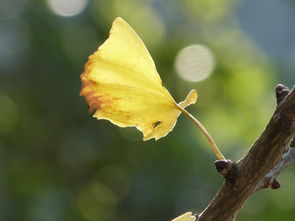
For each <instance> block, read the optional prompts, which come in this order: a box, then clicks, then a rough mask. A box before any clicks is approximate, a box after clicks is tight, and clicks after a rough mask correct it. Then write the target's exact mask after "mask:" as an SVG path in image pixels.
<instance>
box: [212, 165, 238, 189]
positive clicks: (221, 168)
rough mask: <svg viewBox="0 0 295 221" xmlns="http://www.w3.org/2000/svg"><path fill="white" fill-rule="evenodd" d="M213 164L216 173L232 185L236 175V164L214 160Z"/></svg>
mask: <svg viewBox="0 0 295 221" xmlns="http://www.w3.org/2000/svg"><path fill="white" fill-rule="evenodd" d="M214 164H215V167H216V170H217V172H218V173H220V174H221V175H222V176H223V177H224V178H225V179H227V180H228V181H229V182H231V183H234V180H235V178H236V176H237V173H238V167H237V165H236V163H234V162H232V161H231V160H216V161H215V162H214Z"/></svg>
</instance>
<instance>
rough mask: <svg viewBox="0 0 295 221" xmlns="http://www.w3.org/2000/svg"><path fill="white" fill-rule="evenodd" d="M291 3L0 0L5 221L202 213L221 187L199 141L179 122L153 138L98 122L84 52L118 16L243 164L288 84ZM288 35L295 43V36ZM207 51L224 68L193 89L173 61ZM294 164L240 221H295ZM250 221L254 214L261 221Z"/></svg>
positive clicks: (106, 220) (143, 218) (0, 182)
mask: <svg viewBox="0 0 295 221" xmlns="http://www.w3.org/2000/svg"><path fill="white" fill-rule="evenodd" d="M294 7H295V5H294V3H293V2H292V1H273V0H271V1H266V0H264V1H259V2H256V1H254V0H249V1H245V0H244V1H242V0H240V1H224V0H222V1H221V0H200V1H194V0H183V1H177V0H169V1H168V0H149V1H148V0H146V1H144V0H99V1H98V0H97V1H91V0H88V1H87V0H44V1H38V0H9V1H8V0H0V162H1V165H2V166H1V168H0V174H1V176H0V196H1V197H0V211H1V212H0V220H24V221H37V220H38V221H39V220H42V221H49V220H50V221H65V220H70V221H81V220H83V221H84V220H85V221H114V220H120V221H133V220H140V221H150V220H159V221H162V220H163V221H164V220H170V219H172V218H174V217H176V216H177V215H179V214H182V213H184V212H185V211H194V212H196V213H197V212H198V211H200V210H202V209H203V208H204V207H205V206H206V205H207V204H208V202H209V201H210V199H211V198H212V197H213V195H214V193H215V192H216V191H217V189H218V187H219V186H220V184H221V183H222V182H223V180H222V178H221V177H219V176H218V175H217V174H216V172H215V170H214V166H213V161H214V160H215V159H214V156H213V155H212V153H211V152H210V149H209V148H208V144H207V143H206V140H205V139H204V138H203V136H202V134H201V133H200V132H199V131H198V130H196V129H195V127H194V126H193V125H192V124H191V122H189V121H187V120H185V121H184V120H182V119H183V118H181V117H180V120H179V123H178V124H177V125H176V127H175V128H174V133H171V134H169V135H168V136H167V137H165V138H163V139H161V140H159V141H157V142H155V141H147V142H143V141H141V140H140V138H141V135H140V134H139V133H138V132H137V131H136V130H135V129H134V128H133V129H132V128H128V129H127V128H126V129H120V128H117V127H115V126H113V125H112V124H110V123H109V122H107V121H96V120H95V119H93V118H92V117H91V116H90V115H89V114H88V108H87V105H86V104H85V101H84V100H83V98H82V97H79V91H80V85H81V83H80V79H79V76H80V74H81V72H82V71H83V65H84V63H85V62H86V60H87V56H88V55H89V54H92V53H93V52H94V51H95V50H96V49H97V47H98V46H99V45H100V44H101V43H102V42H103V41H104V40H105V39H106V38H107V32H108V30H109V28H110V25H111V21H112V20H113V19H114V18H115V17H117V16H121V17H123V18H124V19H126V20H127V21H128V23H130V24H131V25H132V26H133V27H134V28H135V30H137V32H138V34H139V35H140V36H141V37H142V39H143V40H144V42H145V43H146V45H147V47H148V48H149V50H150V52H151V54H152V56H153V58H154V60H155V63H156V66H157V69H158V71H159V73H160V74H161V77H162V80H163V82H165V86H166V87H167V88H168V89H169V91H170V92H171V94H172V95H173V97H174V98H175V99H176V101H179V100H180V99H182V98H183V97H184V96H185V94H186V92H187V91H188V90H190V89H191V88H196V89H198V92H199V102H198V103H197V104H195V105H193V106H192V107H190V108H189V110H190V112H191V113H193V114H195V115H196V116H197V117H198V119H200V120H201V121H202V122H203V124H204V125H205V126H206V127H207V129H208V130H209V131H210V133H211V134H212V135H213V136H214V138H215V140H216V142H217V143H218V145H219V147H220V148H221V150H223V152H224V154H225V155H226V156H228V157H230V158H232V159H233V160H237V159H239V158H240V157H241V156H242V155H243V154H244V153H245V152H246V151H247V149H248V148H249V146H250V145H251V143H253V142H254V141H255V139H256V137H257V136H258V135H259V134H260V133H261V131H262V130H263V128H264V126H265V124H266V123H267V121H268V119H269V117H270V116H271V113H272V111H273V110H274V107H275V99H274V95H273V88H274V86H275V85H276V84H277V83H284V84H287V85H288V86H292V84H293V83H294V81H295V78H294V60H295V58H294V57H295V56H294V54H295V53H294V51H295V45H294V41H293V39H295V33H294V28H293V25H294V23H293V21H294V16H295V13H294V12H295V8H294ZM290 39H292V40H290ZM192 44H200V45H204V46H206V47H207V48H209V49H210V51H211V52H212V54H213V55H214V57H215V63H216V64H215V70H214V72H213V73H212V74H211V76H210V77H209V78H207V79H206V80H204V81H200V82H186V81H184V80H182V79H181V78H179V76H178V75H177V74H176V72H175V70H174V61H175V57H176V55H177V54H178V52H179V51H180V50H181V49H182V48H184V47H186V46H189V45H192ZM293 170H294V168H289V169H288V170H287V171H286V172H284V173H283V174H282V175H281V176H280V178H279V179H280V180H281V183H282V184H283V187H282V188H281V189H279V190H277V191H270V190H265V191H260V192H259V193H256V194H255V195H254V196H253V197H252V198H251V199H250V200H249V202H248V203H247V204H246V206H245V207H244V208H243V209H242V211H241V213H240V215H239V217H238V220H241V221H246V220H259V221H264V220H268V221H272V220H278V219H279V220H282V221H287V220H291V219H292V217H294V214H295V204H294V199H295V197H294V195H295V191H294V190H293V188H292V184H293V183H294V180H295V177H294V175H293V174H294V171H293ZM253 217H255V218H253Z"/></svg>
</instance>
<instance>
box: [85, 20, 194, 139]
mask: <svg viewBox="0 0 295 221" xmlns="http://www.w3.org/2000/svg"><path fill="white" fill-rule="evenodd" d="M81 80H82V89H81V93H80V94H81V95H82V96H84V97H85V99H86V101H87V103H88V104H89V107H90V111H91V112H92V111H95V112H94V115H93V116H94V117H96V118H97V119H107V120H109V121H111V122H112V123H113V124H116V125H118V126H120V127H130V126H134V127H136V128H137V129H138V130H140V131H142V133H143V135H144V138H143V139H144V140H148V139H151V138H155V139H159V138H161V137H164V136H166V135H167V134H168V133H169V132H170V131H171V130H172V129H173V127H174V126H175V123H176V120H177V117H178V116H179V115H180V113H181V111H182V109H183V108H185V107H186V106H188V105H190V104H193V103H195V102H196V99H197V92H196V91H195V90H193V91H191V92H190V94H189V95H188V96H187V98H186V100H185V101H183V102H181V103H179V105H178V104H177V103H176V102H175V101H174V99H173V98H172V96H171V95H170V94H169V92H168V90H167V89H166V88H165V87H164V86H163V85H162V81H161V78H160V76H159V74H158V72H157V70H156V67H155V64H154V61H153V59H152V57H151V56H150V54H149V52H148V50H147V49H146V47H145V45H144V43H143V42H142V40H141V39H140V38H139V36H138V35H137V34H136V32H135V31H134V30H133V29H132V28H131V27H130V26H129V24H128V23H127V22H125V21H124V20H123V19H122V18H116V19H115V20H114V22H113V25H112V28H111V31H110V36H109V38H108V39H107V40H106V41H105V42H104V43H103V44H102V45H101V46H100V47H99V48H98V50H97V51H96V52H95V53H94V54H92V55H91V56H89V60H88V62H87V63H86V65H85V70H84V73H83V74H82V75H81Z"/></svg>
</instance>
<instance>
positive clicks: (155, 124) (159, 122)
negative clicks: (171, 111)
mask: <svg viewBox="0 0 295 221" xmlns="http://www.w3.org/2000/svg"><path fill="white" fill-rule="evenodd" d="M161 123H162V121H160V120H158V121H156V122H154V123H153V128H156V127H157V126H159V125H160V124H161Z"/></svg>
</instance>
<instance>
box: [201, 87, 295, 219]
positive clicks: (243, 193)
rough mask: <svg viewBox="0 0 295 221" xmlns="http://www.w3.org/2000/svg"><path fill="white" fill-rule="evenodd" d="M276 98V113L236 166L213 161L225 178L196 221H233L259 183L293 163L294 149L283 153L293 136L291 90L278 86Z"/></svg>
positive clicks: (293, 99) (294, 108) (294, 118)
mask: <svg viewBox="0 0 295 221" xmlns="http://www.w3.org/2000/svg"><path fill="white" fill-rule="evenodd" d="M276 95H277V103H278V106H277V108H276V111H275V112H274V114H273V116H272V118H271V120H270V122H269V123H268V125H267V127H266V128H265V129H264V131H263V132H262V134H261V135H260V137H259V138H258V139H257V140H256V142H255V143H254V144H253V145H252V147H251V148H250V150H249V151H248V153H247V154H246V155H245V156H244V157H243V158H242V159H241V160H239V161H238V162H236V163H233V162H232V161H230V160H227V161H226V163H225V164H223V163H221V162H220V161H216V162H215V165H216V168H217V170H218V171H219V170H220V171H219V172H220V173H221V174H222V175H223V176H224V177H225V178H226V179H225V182H224V184H223V185H222V187H221V188H220V189H219V191H218V193H217V194H216V196H215V197H214V198H213V200H212V201H211V202H210V204H209V205H208V206H207V208H206V209H205V210H204V211H203V212H202V213H201V214H200V215H199V217H198V219H197V220H198V221H234V220H235V218H236V215H237V213H238V211H239V209H240V208H241V207H242V206H243V205H244V203H245V201H246V200H247V199H248V198H249V197H250V196H251V195H252V194H253V193H254V192H255V191H256V190H257V188H259V186H260V185H262V184H261V182H264V181H265V179H266V177H270V178H271V179H272V183H274V180H275V176H276V175H277V174H278V173H279V172H280V171H281V170H282V169H283V168H286V167H287V166H288V165H289V164H290V163H291V162H292V161H293V160H294V155H295V154H294V152H295V150H294V148H290V149H289V150H288V151H287V152H286V153H285V150H286V147H287V146H288V144H289V143H290V142H291V140H292V138H293V137H294V135H295V87H294V88H293V89H292V90H291V91H290V92H289V90H287V88H286V87H285V86H283V85H278V86H277V88H276ZM294 142H295V141H294ZM292 144H293V142H292ZM284 153H285V155H284V156H283V154H284ZM220 165H221V166H220ZM221 171H222V172H221Z"/></svg>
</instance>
